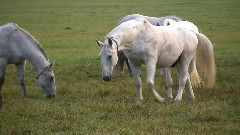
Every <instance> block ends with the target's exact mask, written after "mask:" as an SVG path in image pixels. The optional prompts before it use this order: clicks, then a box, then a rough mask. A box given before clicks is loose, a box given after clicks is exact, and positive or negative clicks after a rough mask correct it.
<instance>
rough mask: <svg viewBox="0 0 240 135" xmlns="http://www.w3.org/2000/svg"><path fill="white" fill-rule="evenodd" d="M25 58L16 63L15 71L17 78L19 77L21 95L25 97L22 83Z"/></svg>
mask: <svg viewBox="0 0 240 135" xmlns="http://www.w3.org/2000/svg"><path fill="white" fill-rule="evenodd" d="M25 65H26V60H24V61H23V62H21V63H19V64H16V68H17V72H18V78H19V84H20V87H21V92H22V96H23V97H26V96H27V94H26V88H25V83H24V70H25Z"/></svg>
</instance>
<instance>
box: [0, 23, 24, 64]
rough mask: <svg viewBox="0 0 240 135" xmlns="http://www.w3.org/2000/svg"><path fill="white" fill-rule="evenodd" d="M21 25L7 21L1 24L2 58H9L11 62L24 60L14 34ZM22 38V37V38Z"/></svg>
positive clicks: (0, 48) (0, 56)
mask: <svg viewBox="0 0 240 135" xmlns="http://www.w3.org/2000/svg"><path fill="white" fill-rule="evenodd" d="M17 30H19V27H18V26H17V25H16V24H14V23H7V24H5V25H2V26H0V58H2V59H1V60H7V63H9V64H15V63H19V61H23V60H24V58H23V57H19V55H20V52H19V50H18V49H17V48H18V47H17V44H15V43H13V42H15V41H14V40H15V39H14V37H13V35H14V34H15V33H17V32H16V31H17ZM20 39H21V38H20Z"/></svg>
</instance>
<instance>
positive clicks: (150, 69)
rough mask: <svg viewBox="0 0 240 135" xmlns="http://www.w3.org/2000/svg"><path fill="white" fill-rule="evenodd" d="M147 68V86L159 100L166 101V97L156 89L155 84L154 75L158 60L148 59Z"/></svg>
mask: <svg viewBox="0 0 240 135" xmlns="http://www.w3.org/2000/svg"><path fill="white" fill-rule="evenodd" d="M146 70H147V86H148V89H150V90H151V91H152V93H153V95H154V97H155V99H156V100H157V101H158V102H164V98H162V97H161V96H160V95H159V94H158V93H157V91H156V89H155V86H154V77H155V72H156V62H154V61H148V62H147V63H146Z"/></svg>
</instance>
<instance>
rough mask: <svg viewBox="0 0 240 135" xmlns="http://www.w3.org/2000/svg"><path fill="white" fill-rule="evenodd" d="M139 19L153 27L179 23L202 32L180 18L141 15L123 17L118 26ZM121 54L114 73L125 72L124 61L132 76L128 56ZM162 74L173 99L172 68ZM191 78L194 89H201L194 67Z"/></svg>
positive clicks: (166, 69) (164, 70) (169, 94)
mask: <svg viewBox="0 0 240 135" xmlns="http://www.w3.org/2000/svg"><path fill="white" fill-rule="evenodd" d="M138 18H145V19H146V20H147V21H149V22H150V23H151V24H152V25H155V26H167V25H170V23H171V24H173V23H174V22H181V23H178V25H181V26H183V27H186V28H187V29H189V30H192V31H194V32H199V33H201V32H200V30H199V29H198V28H197V27H196V26H195V25H194V24H193V23H191V22H188V21H187V20H185V19H183V18H181V17H178V16H174V15H171V16H164V17H160V18H158V17H149V16H144V15H140V14H131V15H127V16H125V17H123V18H122V19H120V21H119V23H118V25H120V24H121V23H124V22H126V21H129V20H134V19H138ZM119 52H120V53H118V62H117V64H116V66H115V67H114V68H113V73H116V72H120V73H122V72H123V66H124V61H126V63H127V66H128V72H129V74H130V75H131V74H132V71H131V68H130V67H129V64H128V60H127V58H126V56H125V55H124V53H122V51H119ZM161 74H164V75H165V78H166V88H167V95H168V97H170V98H173V96H172V85H173V79H172V77H171V67H166V68H164V69H162V70H161ZM190 76H191V81H192V85H193V87H200V86H202V80H201V78H200V76H199V74H198V71H197V69H196V68H195V67H194V69H193V72H192V74H191V75H190Z"/></svg>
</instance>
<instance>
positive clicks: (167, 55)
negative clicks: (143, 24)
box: [157, 50, 182, 68]
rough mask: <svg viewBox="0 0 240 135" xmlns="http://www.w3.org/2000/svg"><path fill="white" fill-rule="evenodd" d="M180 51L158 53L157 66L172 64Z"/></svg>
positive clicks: (163, 66)
mask: <svg viewBox="0 0 240 135" xmlns="http://www.w3.org/2000/svg"><path fill="white" fill-rule="evenodd" d="M181 53H182V51H181V50H180V51H171V52H168V51H164V52H163V53H162V54H160V55H159V57H158V61H157V67H159V68H165V67H169V66H171V65H173V64H174V63H175V62H176V61H177V60H178V58H179V57H180V55H181Z"/></svg>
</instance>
